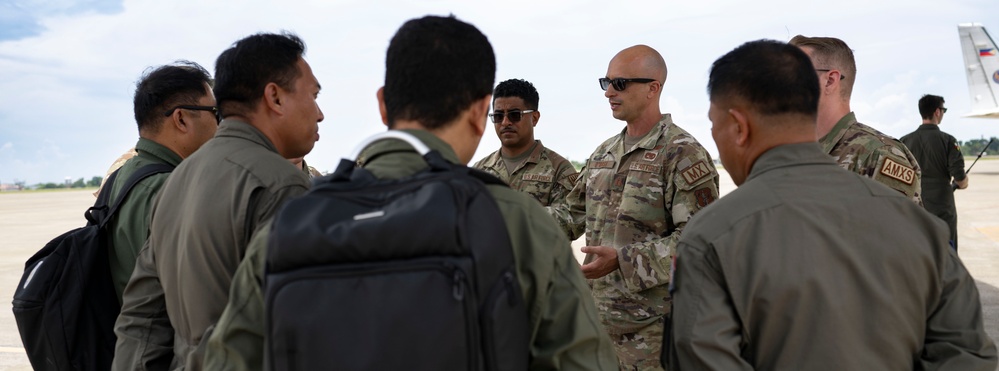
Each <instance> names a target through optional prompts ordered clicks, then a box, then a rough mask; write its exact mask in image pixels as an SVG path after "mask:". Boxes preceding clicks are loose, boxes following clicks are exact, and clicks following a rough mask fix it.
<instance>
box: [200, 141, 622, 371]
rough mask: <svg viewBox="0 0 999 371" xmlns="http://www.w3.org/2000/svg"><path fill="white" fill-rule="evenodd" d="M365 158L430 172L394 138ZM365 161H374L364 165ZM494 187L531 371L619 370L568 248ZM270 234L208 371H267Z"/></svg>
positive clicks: (239, 284)
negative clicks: (524, 312)
mask: <svg viewBox="0 0 999 371" xmlns="http://www.w3.org/2000/svg"><path fill="white" fill-rule="evenodd" d="M406 132H407V133H410V134H413V135H415V136H416V137H417V138H419V139H420V140H421V141H422V142H423V143H424V144H426V145H427V147H429V148H430V149H433V150H437V151H440V153H441V154H442V155H443V156H444V158H446V159H448V160H449V161H452V162H457V156H456V155H455V154H454V151H453V150H452V149H451V147H450V146H449V145H448V144H447V143H445V142H444V141H442V140H440V139H439V138H437V137H436V136H434V135H433V134H431V133H430V132H427V131H422V130H406ZM360 157H361V158H360V159H359V160H358V164H359V165H361V166H363V167H364V168H365V169H367V170H370V171H371V172H372V173H374V175H375V176H377V177H379V178H382V179H386V178H387V179H398V178H402V177H406V176H409V175H411V174H414V173H416V172H417V171H419V170H421V169H424V168H426V166H427V165H426V162H425V161H424V160H423V158H421V157H420V156H419V155H418V154H417V153H416V152H415V151H413V150H412V147H410V146H409V144H406V143H404V142H402V141H399V140H394V139H393V140H382V141H378V142H376V143H373V144H372V145H370V146H368V147H367V148H366V149H365V150H364V151H363V152H362V153H361V156H360ZM365 159H371V161H370V162H367V163H365ZM488 187H489V192H490V193H491V194H492V195H493V197H494V199H495V200H496V203H497V205H498V206H499V209H500V212H501V213H502V214H503V217H504V221H505V222H506V227H507V232H508V233H509V235H510V241H511V243H512V245H513V249H514V259H515V261H516V263H515V264H516V266H517V278H518V279H519V281H520V285H521V289H522V290H523V294H524V300H526V302H527V308H529V310H530V313H529V321H530V324H531V326H532V331H531V332H530V333H531V346H530V347H531V352H530V353H531V360H530V369H532V370H616V369H617V363H616V360H615V358H614V351H613V348H612V346H611V343H610V340H609V339H608V338H607V335H606V334H605V333H604V331H603V328H602V327H601V326H600V321H599V319H598V315H597V311H596V308H595V307H594V305H593V301H592V300H591V299H590V295H589V288H587V286H586V281H585V279H584V278H583V275H582V274H581V273H580V271H579V264H578V263H576V260H575V258H574V257H573V255H572V251H571V250H570V248H569V241H568V240H566V239H565V236H564V235H563V234H562V233H561V232H560V231H559V230H558V227H557V226H556V225H555V224H554V223H552V222H551V219H550V218H549V217H547V216H546V215H545V212H544V210H542V209H541V206H540V205H538V204H537V202H535V201H533V200H532V199H530V198H529V197H527V196H526V195H524V194H521V193H519V192H517V191H514V190H512V189H510V188H507V187H502V186H494V185H490V186H488ZM268 224H269V223H268ZM269 232H270V228H269V227H268V228H263V229H261V230H260V231H259V232H258V233H257V234H256V235H255V236H254V237H253V241H252V242H251V243H250V247H249V249H248V251H247V257H246V259H245V260H244V261H243V263H242V264H240V266H239V269H238V270H237V272H236V276H235V277H234V278H233V285H232V296H231V297H230V300H229V304H228V306H226V309H225V312H224V313H223V314H222V318H221V319H220V320H219V322H218V325H217V326H216V330H215V332H214V333H213V334H212V336H211V338H210V339H209V344H208V352H207V355H206V359H205V367H206V368H207V369H211V370H262V369H263V352H264V350H263V347H264V338H263V334H264V317H265V314H264V295H263V288H262V285H263V275H264V263H265V261H266V260H267V237H268V236H269ZM317 320H331V321H349V320H350V319H349V318H323V319H317Z"/></svg>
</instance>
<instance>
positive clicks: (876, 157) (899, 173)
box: [790, 35, 922, 205]
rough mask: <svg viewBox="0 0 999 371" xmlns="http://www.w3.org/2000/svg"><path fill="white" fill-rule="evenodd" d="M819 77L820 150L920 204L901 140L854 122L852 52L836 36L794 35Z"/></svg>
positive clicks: (917, 177)
mask: <svg viewBox="0 0 999 371" xmlns="http://www.w3.org/2000/svg"><path fill="white" fill-rule="evenodd" d="M790 44H791V45H794V46H797V47H799V48H801V50H802V51H804V52H805V54H808V57H809V58H811V60H812V64H813V65H814V66H815V71H816V72H817V73H818V75H819V87H820V89H821V90H820V95H819V116H818V120H817V134H818V137H819V145H820V146H822V150H823V151H825V152H826V153H828V154H829V155H830V156H832V157H833V158H834V159H836V163H838V164H839V166H841V167H842V168H844V169H847V170H850V171H852V172H855V173H857V174H860V175H863V176H867V177H870V178H871V179H874V180H876V181H878V182H881V183H882V184H884V185H886V186H888V187H890V188H892V189H894V190H896V191H899V192H901V193H902V194H904V195H905V196H906V197H908V198H910V199H911V200H912V201H913V202H915V203H917V204H920V205H922V198H921V196H920V191H921V183H922V180H921V179H922V172H921V171H920V169H919V163H917V162H916V158H915V157H914V156H913V155H912V152H909V149H908V148H906V146H905V145H904V144H902V142H900V141H898V139H895V138H892V137H891V136H888V135H885V134H883V133H881V132H880V131H877V130H875V129H874V128H872V127H870V126H867V125H864V124H861V123H859V122H857V117H856V115H855V114H854V113H853V112H852V111H850V95H851V94H852V93H853V84H854V82H855V81H856V77H857V64H856V62H855V61H854V59H853V51H852V50H850V47H849V46H847V45H846V43H845V42H843V41H842V40H840V39H837V38H832V37H805V36H802V35H798V36H795V37H794V38H792V39H791V41H790Z"/></svg>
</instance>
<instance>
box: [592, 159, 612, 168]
mask: <svg viewBox="0 0 999 371" xmlns="http://www.w3.org/2000/svg"><path fill="white" fill-rule="evenodd" d="M590 168H593V169H613V168H614V161H593V162H591V163H590Z"/></svg>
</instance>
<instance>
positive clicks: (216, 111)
mask: <svg viewBox="0 0 999 371" xmlns="http://www.w3.org/2000/svg"><path fill="white" fill-rule="evenodd" d="M179 109H186V110H192V111H208V112H211V113H212V114H214V115H215V121H216V123H221V122H222V114H221V113H219V109H218V107H213V106H191V105H180V106H177V107H174V108H171V109H170V110H169V111H166V112H165V113H163V116H170V115H172V114H173V111H176V110H179Z"/></svg>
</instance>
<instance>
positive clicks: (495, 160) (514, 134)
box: [475, 79, 578, 206]
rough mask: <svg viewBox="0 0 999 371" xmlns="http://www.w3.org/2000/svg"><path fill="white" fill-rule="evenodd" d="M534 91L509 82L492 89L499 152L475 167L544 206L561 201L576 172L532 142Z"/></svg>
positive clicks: (526, 84)
mask: <svg viewBox="0 0 999 371" xmlns="http://www.w3.org/2000/svg"><path fill="white" fill-rule="evenodd" d="M538 100H539V97H538V90H537V89H535V88H534V85H533V84H531V83H530V82H527V81H524V80H520V79H510V80H506V81H503V82H501V83H499V85H496V88H495V89H493V113H491V114H490V115H489V117H490V118H491V119H492V121H493V124H495V129H496V136H498V137H499V139H500V145H501V146H500V149H499V150H497V151H496V152H493V153H491V154H490V155H489V156H486V158H483V159H482V160H479V162H477V163H475V168H478V169H481V170H484V171H486V172H488V173H490V174H493V175H495V176H496V177H497V178H500V179H502V180H503V181H504V182H506V183H507V184H509V185H510V188H513V189H516V190H518V191H521V192H524V193H527V194H529V195H531V197H534V199H536V200H538V202H541V206H548V205H551V204H554V203H556V202H560V201H562V199H564V198H565V195H566V194H568V193H569V191H570V190H571V189H572V186H573V184H575V183H576V176H577V175H578V174H577V173H576V168H574V167H572V164H571V163H569V160H566V159H565V158H564V157H562V156H561V155H559V154H558V153H555V151H552V150H551V149H548V148H546V147H545V146H544V145H542V144H541V141H540V140H536V139H534V127H535V126H537V125H538V120H539V119H540V118H541V112H540V111H538Z"/></svg>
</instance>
